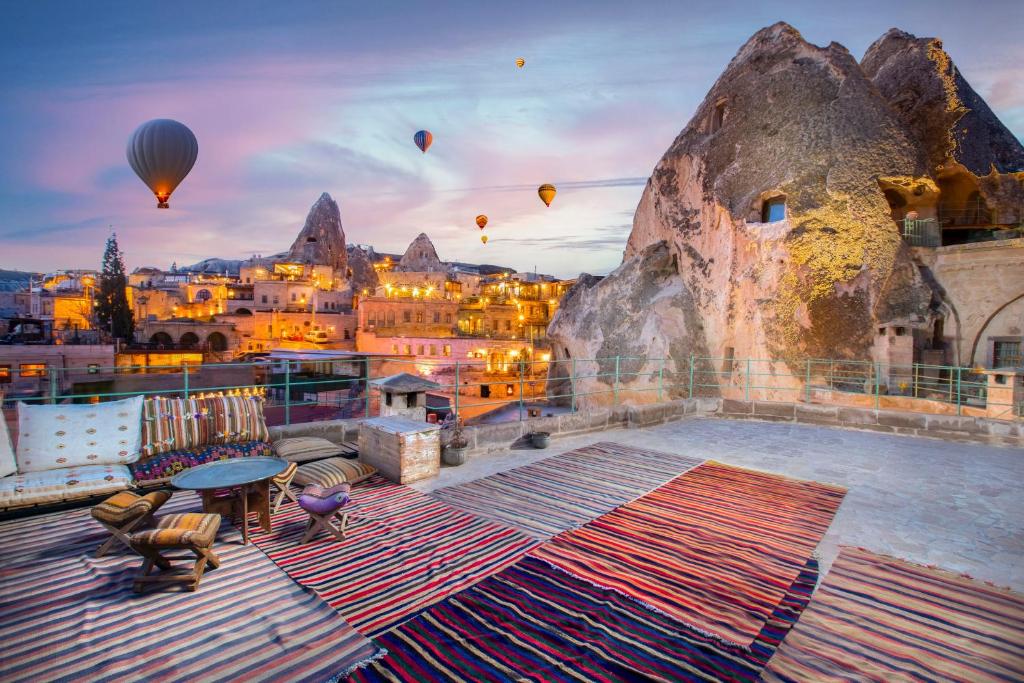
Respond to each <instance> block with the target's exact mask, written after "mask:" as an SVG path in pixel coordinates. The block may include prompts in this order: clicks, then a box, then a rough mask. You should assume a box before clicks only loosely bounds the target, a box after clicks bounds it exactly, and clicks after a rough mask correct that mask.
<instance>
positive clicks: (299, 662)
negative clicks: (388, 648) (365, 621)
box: [0, 493, 381, 682]
mask: <svg viewBox="0 0 1024 683" xmlns="http://www.w3.org/2000/svg"><path fill="white" fill-rule="evenodd" d="M198 508H199V499H198V497H197V496H195V495H194V494H191V493H176V494H175V495H174V497H173V498H172V499H171V500H170V501H169V502H168V503H167V504H166V505H164V506H163V508H161V510H160V512H158V513H157V514H158V515H160V514H165V513H168V512H185V511H190V510H198ZM107 538H109V534H108V533H107V532H106V531H105V530H103V529H102V528H101V527H100V526H99V525H98V524H97V523H96V522H94V521H93V520H92V518H91V517H90V516H89V512H88V510H75V511H70V512H59V513H54V514H49V515H42V516H38V517H33V518H29V519H23V520H13V521H7V522H0V548H2V549H3V550H2V551H0V586H2V589H0V615H2V616H0V680H3V681H33V682H38V681H52V680H61V681H79V680H80V681H90V682H92V681H140V680H145V681H165V680H167V681H169V680H189V681H232V680H238V681H278V680H303V681H328V680H331V679H333V678H335V677H337V676H340V675H344V674H345V673H347V672H348V671H349V670H350V669H352V668H353V667H356V666H358V665H360V664H364V663H366V662H367V661H369V660H370V659H372V658H373V657H375V656H377V655H378V654H381V652H380V650H379V649H378V648H377V646H376V645H374V643H373V642H372V641H370V640H368V639H366V638H365V637H363V636H361V635H360V634H359V633H357V632H356V631H355V630H354V629H353V628H352V627H351V626H349V625H348V623H346V621H345V620H344V619H343V618H342V617H341V616H340V615H339V614H338V613H337V611H335V610H333V609H331V607H330V606H329V605H328V604H327V603H325V602H324V601H323V600H321V599H320V598H318V597H317V596H316V595H315V594H314V593H313V592H312V591H310V590H308V589H304V588H302V587H301V586H298V585H296V584H295V583H294V582H293V581H291V580H290V579H289V578H288V576H287V575H286V574H285V573H284V572H282V571H281V570H280V569H278V568H277V567H276V566H275V565H274V563H273V562H271V561H270V560H268V559H267V558H266V556H265V555H264V554H263V553H261V552H260V551H259V550H258V549H256V548H254V547H253V546H251V545H250V546H243V545H241V534H240V533H239V532H238V531H237V530H236V529H234V528H233V527H231V526H230V525H229V524H226V523H225V524H223V525H222V526H221V531H220V533H219V535H218V537H217V541H216V544H215V545H214V550H215V552H216V553H217V554H218V556H219V557H220V559H221V565H220V567H219V568H218V569H207V572H206V574H205V575H204V576H203V580H202V583H200V585H199V589H198V590H197V591H196V592H194V593H189V592H180V591H177V590H174V589H171V591H167V592H160V591H157V590H154V591H151V592H149V593H146V594H144V595H136V594H135V593H133V592H132V580H133V578H134V576H135V574H136V573H137V572H138V570H139V567H140V566H141V564H142V558H140V557H139V556H137V555H135V554H133V553H130V552H129V551H128V549H127V548H121V547H119V548H117V549H115V550H114V551H113V552H112V553H111V554H110V555H108V556H105V557H103V558H99V559H97V558H96V557H94V553H95V551H96V548H97V547H99V545H100V543H102V542H103V541H104V540H106V539H107ZM187 554H188V555H191V553H187ZM175 556H177V555H175Z"/></svg>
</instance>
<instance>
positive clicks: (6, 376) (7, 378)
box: [0, 365, 11, 384]
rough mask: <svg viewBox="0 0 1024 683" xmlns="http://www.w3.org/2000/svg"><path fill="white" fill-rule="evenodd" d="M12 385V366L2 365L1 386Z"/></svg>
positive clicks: (0, 372)
mask: <svg viewBox="0 0 1024 683" xmlns="http://www.w3.org/2000/svg"><path fill="white" fill-rule="evenodd" d="M10 383H11V366H10V365H0V384H10Z"/></svg>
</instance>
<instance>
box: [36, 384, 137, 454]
mask: <svg viewBox="0 0 1024 683" xmlns="http://www.w3.org/2000/svg"><path fill="white" fill-rule="evenodd" d="M141 415H142V397H141V396H136V397H135V398H129V399H125V400H123V401H111V402H109V403H95V404H81V405H33V404H29V403H19V404H18V451H17V459H18V471H19V472H41V471H43V470H54V469H58V468H62V467H75V466H79V465H127V464H129V463H133V462H135V461H136V460H138V459H139V447H140V438H141V431H142V428H141V424H142V421H141Z"/></svg>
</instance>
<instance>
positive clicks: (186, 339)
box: [180, 332, 199, 349]
mask: <svg viewBox="0 0 1024 683" xmlns="http://www.w3.org/2000/svg"><path fill="white" fill-rule="evenodd" d="M180 343H181V345H182V346H183V347H184V348H186V349H194V348H195V347H196V346H198V345H199V336H198V335H196V334H195V333H194V332H186V333H185V334H183V335H181V340H180Z"/></svg>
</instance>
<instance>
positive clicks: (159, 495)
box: [92, 491, 171, 557]
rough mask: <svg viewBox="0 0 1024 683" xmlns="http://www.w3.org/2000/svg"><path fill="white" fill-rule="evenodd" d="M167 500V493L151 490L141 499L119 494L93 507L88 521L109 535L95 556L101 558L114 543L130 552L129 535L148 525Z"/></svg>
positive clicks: (132, 494)
mask: <svg viewBox="0 0 1024 683" xmlns="http://www.w3.org/2000/svg"><path fill="white" fill-rule="evenodd" d="M170 497H171V492H170V491H152V492H150V493H147V494H146V495H144V496H140V495H137V494H134V493H132V492H131V491H121V492H120V493H115V494H114V495H112V496H111V497H110V498H107V499H106V500H105V501H103V502H102V503H100V504H99V505H97V506H96V507H94V508H93V509H92V518H93V519H95V520H96V521H97V522H99V523H100V525H101V526H103V528H105V529H106V530H107V531H109V532H110V534H111V536H110V538H108V539H107V540H106V541H105V542H104V543H103V545H101V546H100V547H99V549H97V550H96V557H103V555H105V554H106V553H107V551H109V550H110V549H111V548H112V547H114V544H115V543H117V542H118V541H120V542H121V543H123V544H124V545H125V547H127V548H129V549H130V548H131V547H132V544H131V538H130V536H129V532H130V531H131V530H132V529H138V528H139V527H142V526H147V525H148V524H150V523H152V521H153V513H154V512H156V511H157V510H158V509H159V508H160V506H161V505H163V504H164V503H166V502H167V501H168V500H169V499H170Z"/></svg>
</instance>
